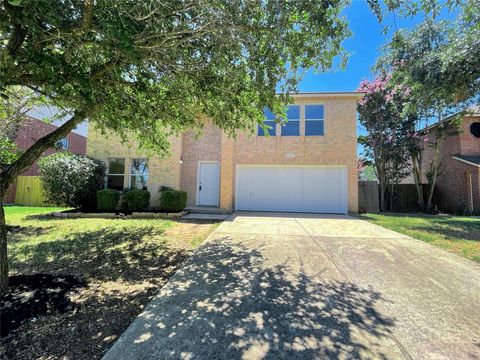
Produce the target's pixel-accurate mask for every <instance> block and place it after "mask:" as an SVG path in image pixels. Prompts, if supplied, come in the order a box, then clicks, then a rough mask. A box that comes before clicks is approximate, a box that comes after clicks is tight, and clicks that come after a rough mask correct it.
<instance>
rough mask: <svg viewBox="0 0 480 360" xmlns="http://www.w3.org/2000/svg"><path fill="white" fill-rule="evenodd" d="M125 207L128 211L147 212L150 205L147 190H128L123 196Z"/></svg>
mask: <svg viewBox="0 0 480 360" xmlns="http://www.w3.org/2000/svg"><path fill="white" fill-rule="evenodd" d="M124 198H125V205H126V208H127V210H129V211H145V210H148V205H149V203H150V191H147V190H136V189H135V190H130V191H129V192H127V193H126V194H125V195H124Z"/></svg>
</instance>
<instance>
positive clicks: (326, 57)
mask: <svg viewBox="0 0 480 360" xmlns="http://www.w3.org/2000/svg"><path fill="white" fill-rule="evenodd" d="M344 5H345V1H344V0H330V1H310V0H297V1H288V2H286V1H273V0H272V1H237V0H201V1H183V0H173V1H160V0H145V1H133V0H124V1H118V0H50V1H37V0H1V1H0V13H1V17H0V38H1V41H0V93H1V94H2V95H3V96H6V95H5V94H7V92H8V89H9V88H10V87H12V86H21V87H25V88H29V89H31V90H32V91H34V92H35V93H36V94H38V95H39V96H42V97H44V98H46V99H48V100H49V101H50V102H51V103H52V104H54V105H55V106H56V107H57V108H60V109H65V111H67V112H69V114H70V116H69V118H68V120H67V121H66V122H65V123H64V124H63V125H62V126H60V127H59V128H57V129H56V130H54V131H53V132H51V133H50V134H48V135H46V136H45V137H43V138H41V139H39V140H38V141H37V142H36V143H35V144H33V145H32V146H31V147H30V148H29V149H27V150H25V151H24V152H23V153H22V154H21V155H20V156H19V157H18V159H16V160H15V161H13V162H11V163H9V164H6V165H5V166H3V167H2V169H1V173H0V195H1V197H3V195H4V194H5V191H6V189H7V188H8V186H9V185H10V184H11V183H12V181H13V180H14V179H15V177H16V176H17V175H18V174H19V173H20V172H21V171H22V170H24V169H26V168H27V167H28V166H30V165H31V164H32V163H33V162H34V161H35V160H37V159H38V157H39V156H40V155H41V154H42V153H43V152H44V151H45V150H46V149H47V148H49V147H52V146H54V144H55V142H56V141H58V139H60V138H62V137H64V136H65V135H66V134H68V133H69V132H70V131H71V130H72V129H74V128H75V127H76V126H77V125H78V124H79V123H81V122H82V121H84V120H85V119H88V120H89V121H90V123H91V126H95V127H98V128H99V129H100V130H101V131H103V132H106V131H113V132H115V133H117V134H118V135H119V136H120V137H121V138H122V139H123V140H127V139H136V140H138V141H139V143H140V146H141V147H143V148H144V149H145V150H149V151H154V152H157V153H161V154H165V153H167V152H168V148H169V143H168V138H169V136H171V135H175V134H178V133H181V132H183V131H185V130H187V129H191V128H200V127H201V125H200V123H201V122H200V121H199V119H198V116H199V114H202V115H204V116H208V117H209V118H210V119H211V121H212V122H213V123H214V124H215V125H217V126H219V127H220V128H222V129H223V130H224V131H226V132H227V133H228V134H230V135H233V134H234V133H235V131H236V130H246V131H253V129H254V126H255V124H257V123H260V124H261V123H262V122H263V120H264V118H263V112H262V110H263V108H264V107H269V108H270V109H272V111H273V112H274V113H276V114H277V115H282V114H283V112H284V105H285V104H286V103H287V102H288V99H289V97H288V94H289V93H290V92H292V91H294V90H295V89H296V87H297V84H298V82H299V80H300V79H301V77H302V75H303V73H304V72H305V71H307V70H308V69H311V68H312V67H313V68H315V69H316V70H317V71H322V70H325V69H328V68H330V67H331V66H332V61H333V59H334V57H336V56H338V55H340V56H341V57H342V58H344V57H345V56H344V55H345V54H344V51H343V49H342V47H341V42H342V41H343V40H344V39H345V38H346V37H347V36H348V35H349V30H348V27H347V24H346V21H345V19H344V17H342V16H341V11H342V9H343V7H344ZM278 84H280V85H278ZM277 86H279V88H280V89H279V90H280V92H281V93H282V94H283V95H281V96H276V95H275V93H276V90H277ZM0 224H1V228H0V292H2V293H3V292H5V291H6V289H7V286H8V277H7V273H8V268H7V250H6V248H7V247H6V242H7V232H6V224H5V216H4V212H3V207H1V206H0Z"/></svg>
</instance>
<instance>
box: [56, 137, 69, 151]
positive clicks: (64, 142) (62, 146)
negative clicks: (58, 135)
mask: <svg viewBox="0 0 480 360" xmlns="http://www.w3.org/2000/svg"><path fill="white" fill-rule="evenodd" d="M68 145H69V140H68V138H66V137H65V138H63V139H61V140H58V141H57V145H56V146H55V147H56V148H57V149H58V150H68Z"/></svg>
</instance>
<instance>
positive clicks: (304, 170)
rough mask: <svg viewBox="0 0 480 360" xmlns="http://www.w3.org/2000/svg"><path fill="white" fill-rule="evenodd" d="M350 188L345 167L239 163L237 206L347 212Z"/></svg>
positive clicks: (245, 208) (238, 208)
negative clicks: (347, 189) (348, 190)
mask: <svg viewBox="0 0 480 360" xmlns="http://www.w3.org/2000/svg"><path fill="white" fill-rule="evenodd" d="M346 188H347V186H346V168H345V167H327V166H318V167H316V166H311V167H310V166H309V167H306V166H251V165H238V166H237V169H236V199H235V207H236V209H237V210H258V211H292V212H326V213H346V211H347V205H346V204H347V193H346Z"/></svg>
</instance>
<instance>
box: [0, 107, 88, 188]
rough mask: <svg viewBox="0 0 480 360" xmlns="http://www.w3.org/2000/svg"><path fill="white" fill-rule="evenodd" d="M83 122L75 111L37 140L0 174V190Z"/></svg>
mask: <svg viewBox="0 0 480 360" xmlns="http://www.w3.org/2000/svg"><path fill="white" fill-rule="evenodd" d="M83 120H85V114H84V113H83V112H79V111H76V112H75V113H74V114H73V116H72V117H71V118H70V119H69V120H67V122H65V123H64V124H63V125H62V126H60V127H58V128H57V129H55V130H54V131H52V132H51V133H49V134H47V135H45V136H44V137H42V138H40V139H38V140H37V141H36V142H35V144H33V145H32V146H31V147H30V148H29V149H28V150H26V151H25V152H24V153H23V154H22V155H21V156H20V157H19V158H18V159H17V160H16V161H14V162H13V163H11V164H10V165H8V166H7V167H6V168H5V170H4V171H2V172H1V173H0V190H1V191H2V192H5V191H6V190H7V188H8V186H9V185H10V184H11V183H12V181H13V180H14V179H15V177H16V176H18V174H20V173H21V172H22V171H24V170H25V169H27V168H28V167H29V166H31V165H32V164H33V163H34V162H35V161H36V160H37V159H38V158H39V157H40V156H41V155H42V153H43V152H44V151H46V150H48V149H49V148H51V147H53V145H54V144H55V141H57V140H58V139H61V138H62V137H64V136H66V135H68V133H69V132H70V131H72V130H73V129H74V128H75V126H77V125H78V124H80V123H81V122H82V121H83ZM3 195H4V194H0V197H3Z"/></svg>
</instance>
